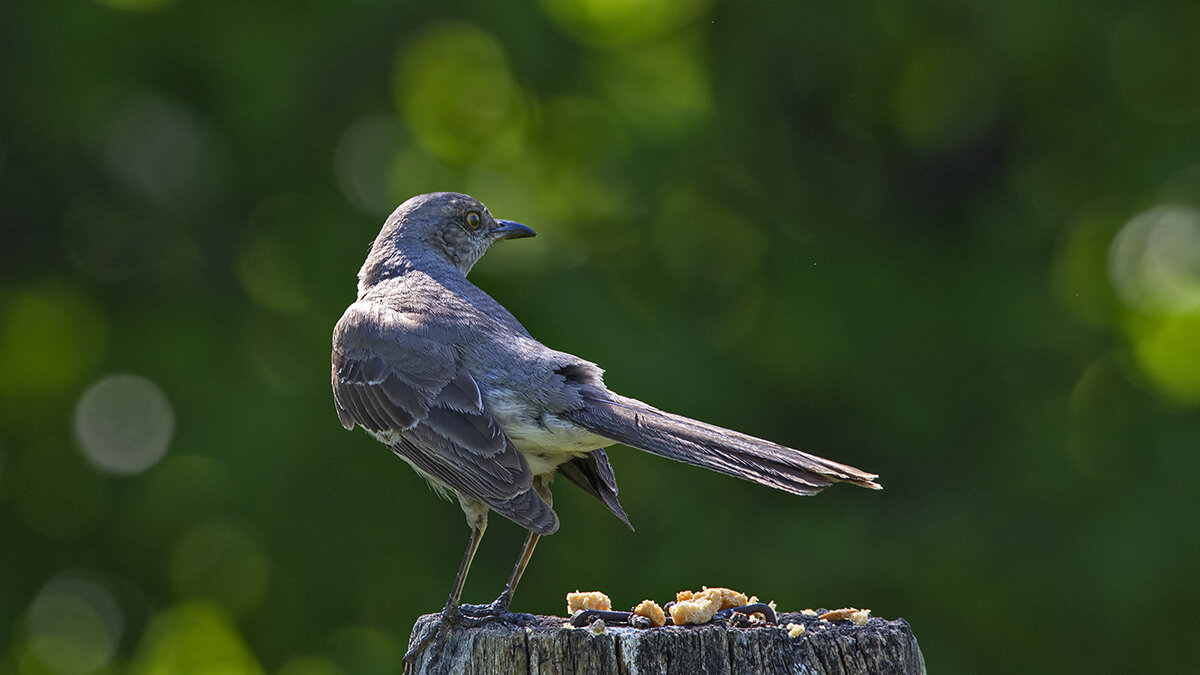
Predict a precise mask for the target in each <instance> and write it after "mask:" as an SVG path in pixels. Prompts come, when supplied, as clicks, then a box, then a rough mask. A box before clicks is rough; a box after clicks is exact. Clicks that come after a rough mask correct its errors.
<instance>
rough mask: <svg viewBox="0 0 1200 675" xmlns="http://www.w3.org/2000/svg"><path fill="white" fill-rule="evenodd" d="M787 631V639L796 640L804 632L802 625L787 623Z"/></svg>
mask: <svg viewBox="0 0 1200 675" xmlns="http://www.w3.org/2000/svg"><path fill="white" fill-rule="evenodd" d="M787 631H788V637H792V638H798V637H800V634H801V633H803V632H804V624H802V623H789V624H788V625H787Z"/></svg>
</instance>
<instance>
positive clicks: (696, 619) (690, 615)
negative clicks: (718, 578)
mask: <svg viewBox="0 0 1200 675" xmlns="http://www.w3.org/2000/svg"><path fill="white" fill-rule="evenodd" d="M720 602H721V600H720V596H719V595H716V594H705V593H699V594H691V593H690V591H689V595H688V599H687V600H677V601H675V604H673V605H671V621H673V622H674V623H675V625H676V626H689V625H697V624H701V623H708V622H709V621H711V620H712V618H713V615H714V614H716V613H717V610H719V609H720V608H721V605H720Z"/></svg>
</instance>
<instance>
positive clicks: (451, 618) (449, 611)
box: [404, 605, 463, 675]
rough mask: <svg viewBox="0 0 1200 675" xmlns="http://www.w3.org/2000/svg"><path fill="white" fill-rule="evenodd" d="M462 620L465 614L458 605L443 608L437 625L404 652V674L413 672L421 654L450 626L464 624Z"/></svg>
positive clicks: (439, 638)
mask: <svg viewBox="0 0 1200 675" xmlns="http://www.w3.org/2000/svg"><path fill="white" fill-rule="evenodd" d="M462 622H463V615H462V613H461V612H460V611H459V610H458V607H454V606H449V605H448V606H446V608H445V609H443V610H442V616H441V617H440V618H439V619H438V622H437V626H435V627H434V628H433V629H432V630H430V631H428V632H427V633H425V635H423V636H422V637H421V639H420V640H417V641H416V642H415V643H414V644H412V645H411V646H409V648H408V651H407V652H405V653H404V675H408V674H409V673H411V672H413V668H414V667H415V666H416V663H417V661H418V660H419V659H420V658H421V654H423V653H424V652H425V650H426V649H428V648H429V647H431V646H432V645H434V644H436V643H437V642H438V641H439V640H441V639H442V636H443V635H444V634H445V633H446V631H447V630H448V629H449V627H450V626H455V625H462ZM435 651H436V650H435ZM433 658H434V659H436V658H437V656H436V655H435V656H434V657H433Z"/></svg>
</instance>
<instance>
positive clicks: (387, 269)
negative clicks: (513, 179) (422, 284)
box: [358, 192, 535, 289]
mask: <svg viewBox="0 0 1200 675" xmlns="http://www.w3.org/2000/svg"><path fill="white" fill-rule="evenodd" d="M534 235H535V232H534V231H533V230H531V229H529V228H528V227H526V226H524V225H522V224H520V223H514V222H512V221H511V220H499V219H496V218H493V217H492V214H491V213H490V212H489V211H488V210H487V207H486V206H484V205H483V204H482V203H480V202H479V200H478V199H475V198H474V197H471V196H470V195H464V194H461V193H458V192H433V193H430V194H424V195H417V196H416V197H413V198H412V199H409V200H408V201H406V202H404V203H403V204H401V205H400V206H399V207H397V208H396V210H395V211H394V212H392V215H391V216H389V217H388V219H387V221H386V222H384V224H383V229H382V230H380V231H379V236H378V237H376V238H375V242H374V243H373V244H371V252H370V254H369V255H368V256H367V261H366V262H365V263H364V264H363V267H362V269H361V270H360V271H359V273H358V279H359V288H360V289H362V288H367V287H370V286H372V285H374V284H376V283H378V282H379V281H381V280H383V279H387V278H389V277H392V276H395V275H396V274H398V273H401V272H403V271H404V269H407V268H408V267H412V266H418V267H419V266H421V265H422V264H432V263H440V262H446V261H449V262H450V263H451V264H452V265H454V266H455V267H457V268H458V269H459V270H461V271H462V273H463V274H466V273H467V272H469V271H471V267H473V266H474V265H475V263H476V262H478V261H479V259H480V258H482V257H483V254H484V253H485V252H486V251H487V250H488V247H490V246H491V245H492V244H493V243H494V242H497V241H500V240H501V239H516V238H519V237H532V236H534Z"/></svg>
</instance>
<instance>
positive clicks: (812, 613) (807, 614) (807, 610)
mask: <svg viewBox="0 0 1200 675" xmlns="http://www.w3.org/2000/svg"><path fill="white" fill-rule="evenodd" d="M800 613H801V614H803V615H804V616H816V615H817V613H816V612H815V611H813V610H811V609H806V610H804V611H803V612H800Z"/></svg>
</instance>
